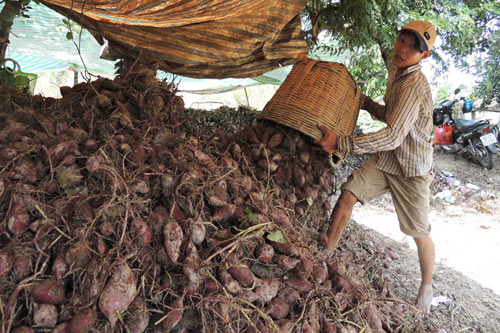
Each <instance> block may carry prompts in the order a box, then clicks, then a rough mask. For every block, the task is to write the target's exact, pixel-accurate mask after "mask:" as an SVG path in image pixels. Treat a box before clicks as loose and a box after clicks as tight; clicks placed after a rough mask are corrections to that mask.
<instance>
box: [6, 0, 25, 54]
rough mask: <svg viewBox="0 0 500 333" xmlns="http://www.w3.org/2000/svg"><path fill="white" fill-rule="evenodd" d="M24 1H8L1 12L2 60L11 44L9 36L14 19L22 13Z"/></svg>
mask: <svg viewBox="0 0 500 333" xmlns="http://www.w3.org/2000/svg"><path fill="white" fill-rule="evenodd" d="M22 7H23V1H22V0H21V1H12V0H6V1H5V6H4V7H3V9H2V12H0V59H3V58H5V53H6V52H7V46H8V44H9V35H10V30H11V28H12V24H13V23H14V19H15V18H16V16H17V15H19V14H20V13H21V9H22Z"/></svg>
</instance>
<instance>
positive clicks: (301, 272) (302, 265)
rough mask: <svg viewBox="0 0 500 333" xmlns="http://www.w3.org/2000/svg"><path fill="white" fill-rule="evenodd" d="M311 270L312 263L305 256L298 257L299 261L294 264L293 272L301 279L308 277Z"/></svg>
mask: <svg viewBox="0 0 500 333" xmlns="http://www.w3.org/2000/svg"><path fill="white" fill-rule="evenodd" d="M312 270H313V263H312V262H311V260H309V259H307V258H306V257H305V256H302V257H301V258H300V262H299V263H298V265H297V266H295V268H294V270H293V272H294V273H295V275H297V276H298V277H300V278H302V279H305V280H307V279H309V277H310V276H311V273H312Z"/></svg>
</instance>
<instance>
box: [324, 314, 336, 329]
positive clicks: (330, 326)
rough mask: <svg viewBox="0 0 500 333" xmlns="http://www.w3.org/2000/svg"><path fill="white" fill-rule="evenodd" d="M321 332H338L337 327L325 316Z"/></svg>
mask: <svg viewBox="0 0 500 333" xmlns="http://www.w3.org/2000/svg"><path fill="white" fill-rule="evenodd" d="M321 332H324V333H337V328H336V327H335V325H334V324H332V323H331V322H330V321H328V319H327V318H326V317H325V316H322V317H321Z"/></svg>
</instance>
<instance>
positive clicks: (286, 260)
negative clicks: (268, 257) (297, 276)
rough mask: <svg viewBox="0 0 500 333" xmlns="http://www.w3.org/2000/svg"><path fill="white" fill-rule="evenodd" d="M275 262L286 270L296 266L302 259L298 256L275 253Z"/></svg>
mask: <svg viewBox="0 0 500 333" xmlns="http://www.w3.org/2000/svg"><path fill="white" fill-rule="evenodd" d="M273 262H275V263H276V264H278V266H279V267H280V268H281V269H282V270H284V271H289V270H292V269H293V268H295V266H297V264H298V263H299V262H300V259H297V258H291V257H288V256H285V255H283V254H275V255H274V256H273Z"/></svg>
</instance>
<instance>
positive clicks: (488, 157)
mask: <svg viewBox="0 0 500 333" xmlns="http://www.w3.org/2000/svg"><path fill="white" fill-rule="evenodd" d="M472 144H473V145H474V148H475V150H476V153H472V157H473V159H474V160H476V161H477V162H478V163H479V165H481V166H482V167H483V168H486V169H488V170H491V169H493V168H494V167H495V154H493V153H491V152H490V151H489V150H488V148H486V147H485V146H484V145H483V143H482V142H481V140H480V139H475V140H474V141H473V142H472Z"/></svg>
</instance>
